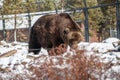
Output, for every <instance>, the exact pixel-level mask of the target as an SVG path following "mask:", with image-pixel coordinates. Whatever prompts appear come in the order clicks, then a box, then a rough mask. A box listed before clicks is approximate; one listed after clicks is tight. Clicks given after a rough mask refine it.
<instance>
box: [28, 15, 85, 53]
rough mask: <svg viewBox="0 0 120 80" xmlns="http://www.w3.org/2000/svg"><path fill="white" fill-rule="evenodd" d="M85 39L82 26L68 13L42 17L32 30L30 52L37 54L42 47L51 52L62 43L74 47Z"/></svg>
mask: <svg viewBox="0 0 120 80" xmlns="http://www.w3.org/2000/svg"><path fill="white" fill-rule="evenodd" d="M82 39H83V35H82V31H81V28H80V26H79V25H78V24H77V23H76V22H74V21H73V19H72V18H71V17H70V15H69V14H67V13H61V14H51V15H45V16H42V17H40V18H39V19H38V20H37V21H36V22H35V23H34V25H33V27H32V28H31V32H30V38H29V52H34V54H37V53H38V52H39V51H40V49H41V47H43V48H45V49H47V50H49V49H51V48H54V47H56V46H59V45H60V44H61V43H63V44H66V45H70V46H73V45H75V44H77V43H79V42H80V41H81V40H82Z"/></svg>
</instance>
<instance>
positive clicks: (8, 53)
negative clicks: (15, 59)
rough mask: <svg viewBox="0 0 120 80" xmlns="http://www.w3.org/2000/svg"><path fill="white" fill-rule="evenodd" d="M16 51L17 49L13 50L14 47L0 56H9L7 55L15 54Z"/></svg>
mask: <svg viewBox="0 0 120 80" xmlns="http://www.w3.org/2000/svg"><path fill="white" fill-rule="evenodd" d="M16 52H17V50H15V49H14V50H11V51H8V52H6V53H4V54H2V55H0V58H4V57H9V56H11V55H13V54H15V53H16Z"/></svg>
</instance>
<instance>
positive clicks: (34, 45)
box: [29, 34, 41, 54]
mask: <svg viewBox="0 0 120 80" xmlns="http://www.w3.org/2000/svg"><path fill="white" fill-rule="evenodd" d="M40 50H41V46H40V44H39V43H38V41H37V39H36V37H35V35H34V34H31V35H30V39H29V52H33V53H34V54H38V53H39V51H40Z"/></svg>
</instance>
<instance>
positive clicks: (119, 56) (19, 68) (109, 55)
mask: <svg viewBox="0 0 120 80" xmlns="http://www.w3.org/2000/svg"><path fill="white" fill-rule="evenodd" d="M116 41H119V39H117V38H108V39H106V40H104V41H103V42H101V43H98V42H92V43H89V42H80V43H79V44H78V48H79V49H80V50H86V56H88V57H89V56H91V55H96V56H98V57H99V59H100V62H103V63H108V62H111V64H114V65H113V66H112V67H111V68H109V70H107V71H106V72H104V74H103V75H102V77H104V76H105V75H108V77H110V76H111V71H114V72H116V73H120V65H117V64H120V52H114V51H112V52H109V50H115V49H116V48H114V46H113V45H112V43H113V42H116ZM0 44H1V45H0V55H2V54H4V53H6V52H8V51H10V50H14V49H15V50H17V53H15V54H13V55H11V56H8V57H3V58H0V69H6V68H10V69H11V70H12V69H15V70H13V72H15V73H16V74H20V73H24V72H25V71H24V67H26V68H28V67H29V66H28V64H27V63H29V65H30V64H32V63H33V62H35V61H34V58H38V57H39V63H44V62H45V61H46V62H50V61H49V59H52V62H53V64H56V66H53V67H57V68H61V69H64V68H67V67H69V68H70V64H67V63H66V62H65V61H63V64H62V65H58V64H57V63H58V59H57V58H59V55H58V56H51V57H50V56H49V55H48V52H47V50H45V49H43V48H42V49H41V51H40V52H39V54H38V55H34V54H33V53H29V54H28V44H27V43H20V42H13V43H6V42H5V41H1V43H0ZM95 52H96V53H95ZM97 53H98V54H97ZM67 54H69V55H71V56H72V55H74V54H75V52H74V51H70V47H69V46H68V49H67V52H65V53H64V54H63V55H62V56H63V59H67V57H66V55H67ZM40 56H41V57H40ZM45 56H46V57H45ZM23 63H25V64H26V65H25V66H24V65H22V64H23ZM36 63H37V62H36ZM34 66H40V65H34ZM26 72H27V73H29V74H33V73H30V71H26ZM11 74H12V73H11ZM0 75H1V77H2V78H3V79H8V76H10V75H7V74H2V72H0ZM96 76H97V75H96ZM33 77H35V75H33ZM101 79H102V78H101ZM117 79H118V78H114V80H117ZM119 79H120V77H119ZM102 80H103V79H102ZM106 80H113V79H110V78H107V79H106Z"/></svg>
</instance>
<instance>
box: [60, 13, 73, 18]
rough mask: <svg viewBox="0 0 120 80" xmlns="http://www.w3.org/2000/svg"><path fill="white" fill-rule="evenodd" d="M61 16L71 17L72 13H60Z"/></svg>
mask: <svg viewBox="0 0 120 80" xmlns="http://www.w3.org/2000/svg"><path fill="white" fill-rule="evenodd" d="M60 16H61V17H65V18H71V17H70V15H69V14H67V13H60Z"/></svg>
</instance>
